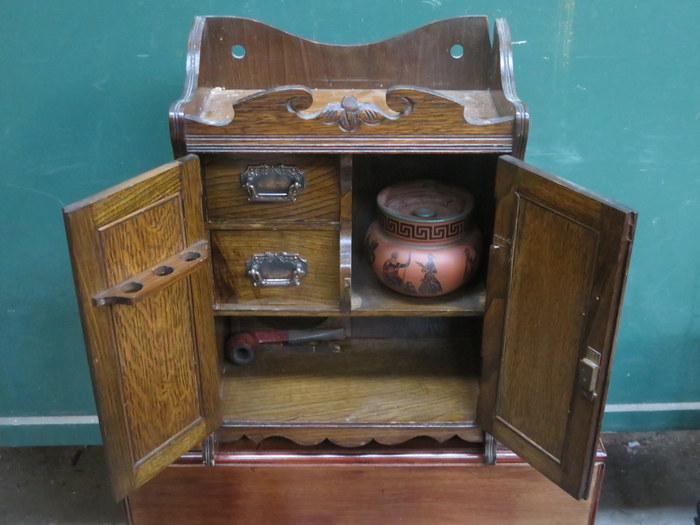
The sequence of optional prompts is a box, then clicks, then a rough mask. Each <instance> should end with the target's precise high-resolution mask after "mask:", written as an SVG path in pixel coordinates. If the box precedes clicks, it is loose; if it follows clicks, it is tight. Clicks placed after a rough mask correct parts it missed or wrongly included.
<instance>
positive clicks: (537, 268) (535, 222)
mask: <svg viewBox="0 0 700 525" xmlns="http://www.w3.org/2000/svg"><path fill="white" fill-rule="evenodd" d="M496 197H497V208H496V220H495V226H494V241H493V244H492V246H491V251H490V256H489V257H490V258H489V271H488V286H487V297H486V314H485V319H484V336H483V340H484V343H483V346H482V354H483V365H482V384H481V390H480V398H479V403H478V415H477V420H478V422H479V424H480V425H481V427H482V428H483V429H484V430H486V431H487V432H490V433H491V434H492V435H493V436H494V437H495V438H496V439H497V440H499V441H501V442H502V443H503V444H505V445H506V446H508V447H509V448H511V449H512V450H513V451H514V452H515V453H516V454H518V455H519V456H521V457H522V458H523V459H525V460H526V461H528V462H529V463H530V464H531V465H533V466H534V467H535V468H536V469H538V470H539V471H540V472H542V473H543V474H544V475H546V476H547V477H549V478H550V479H551V480H553V481H554V482H555V483H557V484H558V485H559V486H561V487H562V488H563V489H564V490H566V491H567V492H569V493H570V494H571V495H572V496H574V497H576V498H586V497H587V495H588V490H589V484H590V479H591V472H592V468H593V463H594V460H595V452H596V447H597V440H598V434H599V431H600V423H601V420H602V417H603V408H604V406H605V396H606V391H607V385H608V378H609V371H610V365H611V358H612V353H613V347H614V343H615V332H616V330H617V324H618V318H619V313H620V307H621V301H622V295H623V289H624V284H625V278H626V273H627V266H628V260H629V255H630V249H631V245H632V236H633V232H634V224H635V220H636V214H635V213H634V212H633V211H631V210H629V209H628V208H626V207H624V206H621V205H619V204H616V203H614V202H611V201H609V200H606V199H604V198H602V197H600V196H597V195H594V194H592V193H590V192H588V191H586V190H583V189H582V188H579V187H576V186H575V185H573V184H571V183H568V182H566V181H564V180H562V179H559V178H557V177H554V176H552V175H549V174H547V173H544V172H542V171H540V170H538V169H536V168H534V167H533V166H530V165H528V164H526V163H524V162H521V161H519V160H517V159H515V158H513V157H502V158H501V159H499V163H498V168H497V176H496Z"/></svg>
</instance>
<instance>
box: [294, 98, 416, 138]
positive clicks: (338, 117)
mask: <svg viewBox="0 0 700 525" xmlns="http://www.w3.org/2000/svg"><path fill="white" fill-rule="evenodd" d="M290 102H291V101H290ZM407 102H408V103H407V107H406V109H405V110H404V111H402V112H401V113H396V114H393V115H392V114H389V113H386V112H385V111H384V110H382V109H381V108H379V107H378V106H376V105H375V104H372V103H369V102H360V101H359V100H357V98H356V97H355V96H354V95H346V96H344V97H343V99H342V100H341V101H340V102H330V103H328V104H326V105H325V106H324V107H323V109H321V110H320V111H318V112H316V113H311V114H308V113H302V112H300V111H298V110H297V109H295V108H294V107H293V104H291V103H290V104H288V108H289V110H290V111H292V112H294V113H296V114H297V116H298V117H300V118H303V119H304V120H311V119H316V118H320V119H321V122H323V123H324V124H327V125H333V124H337V125H338V127H339V128H340V129H342V130H343V131H349V132H353V131H357V130H358V129H359V128H360V124H367V125H368V126H376V125H377V124H379V123H381V122H382V121H384V120H396V119H398V118H399V117H401V116H402V115H407V114H408V113H410V112H411V110H412V109H413V104H412V103H410V101H408V100H407Z"/></svg>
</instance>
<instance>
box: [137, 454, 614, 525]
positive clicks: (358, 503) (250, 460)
mask: <svg viewBox="0 0 700 525" xmlns="http://www.w3.org/2000/svg"><path fill="white" fill-rule="evenodd" d="M482 459H483V458H480V457H478V456H477V455H469V454H464V455H460V454H431V453H429V454H419V453H416V454H404V455H401V457H399V458H393V459H378V458H377V457H376V456H370V455H366V456H365V455H355V456H353V457H352V458H339V457H334V456H330V455H329V456H315V457H306V458H305V457H303V456H302V455H298V456H296V457H292V456H290V455H288V454H281V455H274V454H272V455H270V454H267V455H265V457H263V458H256V457H254V455H251V456H249V457H243V458H241V457H238V458H236V460H235V461H230V462H226V461H225V460H224V461H223V462H219V463H218V464H217V466H214V467H205V466H201V465H179V466H172V467H169V468H167V469H166V470H165V471H164V472H163V473H161V474H160V475H159V476H158V477H156V478H154V479H153V480H151V481H150V482H149V483H147V484H146V485H145V486H144V487H142V488H141V489H139V490H138V491H136V492H135V493H134V494H132V495H131V496H130V497H129V499H128V501H127V509H128V513H129V518H130V523H132V525H150V524H162V523H168V524H171V525H179V524H182V525H185V524H187V525H194V524H200V523H201V524H207V525H218V524H221V525H223V524H227V525H230V524H232V523H235V524H241V525H243V524H260V523H274V524H276V525H282V524H295V525H296V524H301V523H303V524H316V523H318V524H324V525H327V524H353V525H354V524H357V523H365V524H374V523H381V524H392V523H401V524H402V525H418V524H429V525H434V524H438V523H440V524H449V523H455V524H456V523H459V524H461V525H464V524H472V523H474V524H479V525H482V524H484V523H494V524H496V523H509V524H513V523H527V524H544V523H551V524H557V525H565V524H590V523H593V521H594V519H595V512H596V508H597V502H598V496H599V492H600V485H601V482H602V476H603V463H602V462H599V463H597V464H596V466H595V470H594V475H593V486H592V487H591V496H590V498H589V499H588V500H580V501H577V500H575V499H574V498H572V497H571V496H569V495H568V494H566V493H565V492H564V491H562V490H561V489H560V488H558V487H557V486H556V485H554V484H553V483H552V482H550V481H549V480H547V479H546V478H545V477H544V476H542V475H541V474H539V473H538V472H537V471H535V470H534V469H533V468H531V467H530V466H528V465H527V464H525V463H523V462H521V461H520V460H519V459H517V458H516V457H515V456H510V457H508V458H506V459H505V460H504V461H503V462H501V463H498V464H496V465H495V466H486V465H484V464H483V463H482Z"/></svg>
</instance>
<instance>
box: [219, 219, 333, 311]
mask: <svg viewBox="0 0 700 525" xmlns="http://www.w3.org/2000/svg"><path fill="white" fill-rule="evenodd" d="M211 243H212V256H213V260H214V282H215V296H216V302H217V303H218V304H220V305H227V306H226V307H225V308H231V309H240V310H245V309H254V310H261V311H264V310H265V309H266V308H275V307H278V308H279V306H285V307H289V308H295V307H299V306H306V307H313V308H314V309H317V310H318V309H328V308H331V309H336V310H337V309H338V308H339V302H338V301H339V287H338V264H339V263H338V260H339V253H340V248H339V241H338V231H315V232H307V231H285V230H276V231H271V230H264V231H233V232H229V231H218V230H217V231H212V232H211ZM265 252H273V253H279V252H289V253H298V254H299V255H300V256H301V257H302V258H304V259H307V260H308V274H307V275H305V276H304V277H302V278H301V284H300V285H299V286H291V287H256V286H253V281H252V280H251V278H250V277H249V276H247V275H246V266H245V263H246V261H247V260H248V259H250V258H251V257H252V256H253V255H254V254H261V253H265Z"/></svg>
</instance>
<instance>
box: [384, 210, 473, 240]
mask: <svg viewBox="0 0 700 525" xmlns="http://www.w3.org/2000/svg"><path fill="white" fill-rule="evenodd" d="M378 219H379V224H380V225H381V226H382V228H384V231H386V232H387V233H390V234H392V235H395V236H397V237H401V238H404V239H408V240H412V241H425V242H432V241H450V240H453V239H457V238H459V237H460V236H462V235H463V234H464V231H465V227H466V221H465V220H459V221H453V222H448V223H441V224H420V223H412V222H404V221H400V220H397V219H395V218H394V217H390V216H388V215H384V214H383V213H379V216H378Z"/></svg>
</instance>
